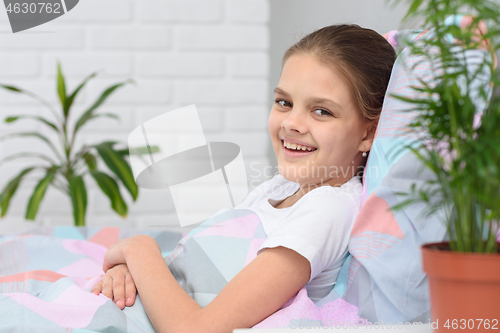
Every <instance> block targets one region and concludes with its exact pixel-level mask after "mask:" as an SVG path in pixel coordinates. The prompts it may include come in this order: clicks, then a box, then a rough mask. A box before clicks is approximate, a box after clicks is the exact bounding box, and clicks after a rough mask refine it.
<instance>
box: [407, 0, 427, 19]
mask: <svg viewBox="0 0 500 333" xmlns="http://www.w3.org/2000/svg"><path fill="white" fill-rule="evenodd" d="M422 2H423V0H413V2H412V4H411V6H410V9H408V12H407V13H406V15H405V17H403V20H402V21H405V20H406V19H407V18H408V17H410V16H412V15H414V14H415V13H416V11H417V10H418V8H419V7H420V5H422Z"/></svg>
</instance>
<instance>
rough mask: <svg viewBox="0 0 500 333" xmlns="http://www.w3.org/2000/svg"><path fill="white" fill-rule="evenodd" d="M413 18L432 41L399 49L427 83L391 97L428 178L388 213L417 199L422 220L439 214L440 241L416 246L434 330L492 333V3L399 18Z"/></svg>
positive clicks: (421, 9) (495, 195) (432, 7)
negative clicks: (402, 107) (408, 112)
mask: <svg viewBox="0 0 500 333" xmlns="http://www.w3.org/2000/svg"><path fill="white" fill-rule="evenodd" d="M463 12H465V13H470V14H471V15H465V16H464V15H461V14H460V13H463ZM416 17H422V18H423V19H424V21H425V23H424V29H426V30H430V31H432V33H433V35H432V38H431V37H429V38H419V39H417V40H415V41H413V42H408V44H409V48H410V54H412V55H418V56H419V57H420V58H421V59H422V61H426V62H427V63H428V64H429V65H430V66H432V67H431V68H432V72H433V73H434V74H433V76H434V77H433V78H432V80H431V81H429V80H423V79H421V80H420V84H419V85H418V86H414V87H412V88H413V89H414V91H415V93H416V95H417V97H415V98H408V96H406V97H405V96H400V95H397V94H394V95H393V96H394V97H395V98H398V99H400V100H403V101H405V102H407V103H409V105H410V106H411V107H412V111H416V112H415V114H416V115H415V117H414V118H413V120H412V121H411V124H410V130H412V131H413V133H418V136H417V137H418V140H417V141H416V142H414V143H412V145H410V146H406V147H405V148H409V149H410V150H412V151H413V152H414V153H415V154H416V155H417V156H418V158H419V159H420V160H421V161H422V162H423V164H424V165H425V166H426V167H427V168H428V169H429V170H430V171H431V172H432V174H433V175H434V176H435V177H434V178H433V179H431V180H428V181H426V182H425V183H424V184H423V186H419V187H418V188H416V187H415V186H413V187H412V191H411V193H406V195H408V199H406V200H405V201H403V202H402V203H401V204H399V205H396V206H395V207H393V208H394V209H398V208H402V207H404V206H406V205H408V204H410V203H414V202H417V201H418V202H425V203H426V211H425V214H433V213H435V212H436V211H437V210H439V209H442V208H443V207H445V208H446V209H445V211H446V212H448V214H446V215H447V216H446V217H445V221H444V222H445V224H446V227H447V238H448V242H443V243H435V244H425V245H423V246H422V256H423V269H424V271H425V272H426V273H427V276H428V278H429V288H430V299H431V315H432V320H433V322H435V323H436V325H435V326H434V328H437V329H438V331H442V332H445V331H449V330H453V329H466V330H472V331H475V332H481V331H490V330H491V329H500V323H499V321H500V316H499V314H500V306H499V304H500V303H499V302H500V245H499V243H498V240H497V235H498V229H499V222H498V221H499V219H500V96H499V93H498V92H499V91H498V87H499V86H500V80H499V75H498V72H495V67H496V64H495V63H496V57H495V53H494V52H495V50H497V49H498V36H499V32H500V11H499V5H498V4H497V3H495V2H493V1H488V0H484V1H483V0H474V1H468V0H427V1H423V0H412V1H411V3H410V9H409V11H408V14H407V16H406V17H405V19H406V20H408V19H409V18H416ZM457 17H458V18H462V19H461V20H460V19H458V21H459V22H457ZM447 20H448V21H447ZM450 20H455V22H450ZM444 22H447V23H449V24H444ZM456 23H458V24H456ZM486 27H487V28H486ZM481 49H482V50H483V51H479V50H481ZM478 57H479V58H478ZM472 63H473V64H474V65H471V64H472ZM400 194H401V193H400Z"/></svg>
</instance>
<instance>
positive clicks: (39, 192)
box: [26, 168, 57, 220]
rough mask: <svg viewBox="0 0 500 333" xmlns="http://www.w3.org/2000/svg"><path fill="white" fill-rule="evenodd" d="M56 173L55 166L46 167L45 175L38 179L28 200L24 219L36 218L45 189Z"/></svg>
mask: <svg viewBox="0 0 500 333" xmlns="http://www.w3.org/2000/svg"><path fill="white" fill-rule="evenodd" d="M56 174H57V168H51V169H48V170H47V173H46V175H45V177H43V178H42V179H40V181H39V182H38V184H37V186H36V187H35V190H34V191H33V194H32V195H31V198H30V200H29V202H28V209H27V210H26V220H34V219H35V218H36V214H37V213H38V208H39V207H40V203H41V202H42V200H43V197H44V196H45V192H46V191H47V188H48V187H49V185H50V183H51V182H52V181H53V180H54V177H55V176H56Z"/></svg>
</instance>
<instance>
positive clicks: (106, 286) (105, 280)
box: [101, 274, 113, 299]
mask: <svg viewBox="0 0 500 333" xmlns="http://www.w3.org/2000/svg"><path fill="white" fill-rule="evenodd" d="M101 293H102V294H103V295H104V296H106V297H107V298H109V299H113V278H112V277H111V276H109V275H108V274H106V275H104V276H103V277H102V291H101Z"/></svg>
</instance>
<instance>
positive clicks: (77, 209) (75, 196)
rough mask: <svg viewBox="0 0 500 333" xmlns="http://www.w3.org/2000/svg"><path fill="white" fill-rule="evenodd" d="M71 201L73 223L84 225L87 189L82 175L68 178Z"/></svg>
mask: <svg viewBox="0 0 500 333" xmlns="http://www.w3.org/2000/svg"><path fill="white" fill-rule="evenodd" d="M69 190H70V196H71V203H72V205H73V218H74V219H75V225H77V226H83V225H85V214H86V211H87V189H86V188H85V183H84V182H83V177H82V176H73V177H71V178H70V180H69Z"/></svg>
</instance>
